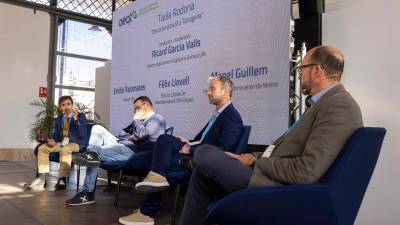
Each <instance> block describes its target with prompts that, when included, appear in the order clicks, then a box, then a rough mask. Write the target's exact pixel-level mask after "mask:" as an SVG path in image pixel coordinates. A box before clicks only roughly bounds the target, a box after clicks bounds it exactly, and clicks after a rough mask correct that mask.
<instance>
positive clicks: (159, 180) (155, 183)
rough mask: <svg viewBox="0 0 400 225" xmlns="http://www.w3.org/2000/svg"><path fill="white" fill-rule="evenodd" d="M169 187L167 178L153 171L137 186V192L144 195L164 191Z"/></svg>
mask: <svg viewBox="0 0 400 225" xmlns="http://www.w3.org/2000/svg"><path fill="white" fill-rule="evenodd" d="M168 187H169V183H168V181H167V178H165V177H164V176H161V175H160V174H158V173H154V172H153V171H150V172H149V174H147V176H146V178H144V180H143V181H142V182H139V183H137V184H136V185H135V188H136V190H137V191H138V192H139V193H143V194H146V193H152V192H159V191H163V190H165V189H167V188H168Z"/></svg>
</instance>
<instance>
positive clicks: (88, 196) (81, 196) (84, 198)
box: [65, 191, 96, 206]
mask: <svg viewBox="0 0 400 225" xmlns="http://www.w3.org/2000/svg"><path fill="white" fill-rule="evenodd" d="M95 202H96V201H95V200H94V192H86V191H82V192H80V193H78V194H76V195H75V196H74V197H73V198H71V199H69V200H67V201H66V202H65V203H67V205H71V206H73V205H87V204H93V203H95Z"/></svg>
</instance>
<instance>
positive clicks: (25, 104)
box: [0, 3, 50, 149]
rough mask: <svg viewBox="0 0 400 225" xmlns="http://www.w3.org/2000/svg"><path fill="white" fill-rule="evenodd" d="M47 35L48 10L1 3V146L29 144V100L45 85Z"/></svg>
mask: <svg viewBox="0 0 400 225" xmlns="http://www.w3.org/2000/svg"><path fill="white" fill-rule="evenodd" d="M49 37H50V17H49V15H48V14H47V13H43V12H39V11H36V14H34V13H33V10H31V9H26V8H22V7H17V6H12V5H10V4H5V3H0V90H1V96H0V97H1V108H0V118H1V121H0V127H1V129H0V149H2V148H27V147H32V143H30V142H29V141H28V130H29V125H30V124H31V123H32V122H33V119H34V115H35V113H36V112H37V110H35V109H34V108H33V107H32V106H29V103H30V102H31V101H33V100H36V99H38V93H39V86H44V87H46V86H47V81H46V77H47V71H48V57H49Z"/></svg>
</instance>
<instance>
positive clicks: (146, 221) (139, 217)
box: [119, 209, 154, 225]
mask: <svg viewBox="0 0 400 225" xmlns="http://www.w3.org/2000/svg"><path fill="white" fill-rule="evenodd" d="M119 222H120V223H122V224H125V225H154V219H153V218H151V217H150V216H146V215H143V214H142V213H140V210H139V209H138V210H135V211H133V213H132V214H130V215H127V216H123V217H120V218H119Z"/></svg>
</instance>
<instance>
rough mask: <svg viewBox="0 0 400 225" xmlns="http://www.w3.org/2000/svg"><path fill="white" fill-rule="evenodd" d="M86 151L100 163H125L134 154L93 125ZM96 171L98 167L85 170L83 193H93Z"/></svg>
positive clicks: (106, 131) (98, 126)
mask: <svg viewBox="0 0 400 225" xmlns="http://www.w3.org/2000/svg"><path fill="white" fill-rule="evenodd" d="M88 151H93V152H96V153H97V154H98V155H99V158H100V161H101V162H112V161H126V160H128V159H129V158H130V157H132V156H133V155H134V154H135V152H134V151H132V150H131V149H130V148H128V147H127V146H125V145H123V144H120V143H118V141H117V138H116V137H114V135H112V134H111V133H110V132H109V131H108V130H107V129H105V128H104V127H103V126H100V125H95V126H93V128H92V132H91V134H90V138H89V146H88ZM98 170H99V168H98V167H88V168H87V169H86V177H85V182H84V184H83V191H87V192H92V191H94V187H95V184H96V178H97V174H98Z"/></svg>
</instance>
